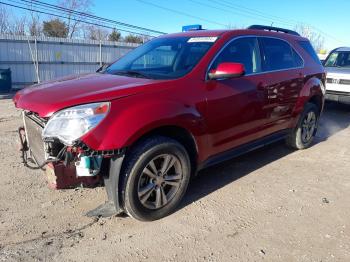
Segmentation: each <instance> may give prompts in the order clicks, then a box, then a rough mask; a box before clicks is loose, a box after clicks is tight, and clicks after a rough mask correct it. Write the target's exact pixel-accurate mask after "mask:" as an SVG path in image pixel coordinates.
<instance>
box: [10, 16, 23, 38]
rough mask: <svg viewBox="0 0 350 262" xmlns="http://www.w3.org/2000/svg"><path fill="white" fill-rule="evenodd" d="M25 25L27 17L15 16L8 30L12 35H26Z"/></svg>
mask: <svg viewBox="0 0 350 262" xmlns="http://www.w3.org/2000/svg"><path fill="white" fill-rule="evenodd" d="M26 27H27V17H26V16H21V17H15V18H14V21H13V22H12V25H11V28H10V31H11V34H13V35H26Z"/></svg>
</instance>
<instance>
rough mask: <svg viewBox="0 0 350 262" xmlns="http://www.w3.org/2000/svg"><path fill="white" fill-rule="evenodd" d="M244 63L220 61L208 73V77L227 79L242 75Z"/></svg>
mask: <svg viewBox="0 0 350 262" xmlns="http://www.w3.org/2000/svg"><path fill="white" fill-rule="evenodd" d="M244 73H245V70H244V65H243V64H240V63H221V64H219V65H218V67H217V68H216V69H212V70H210V71H209V73H208V77H209V79H212V80H215V79H228V78H235V77H240V76H242V75H244Z"/></svg>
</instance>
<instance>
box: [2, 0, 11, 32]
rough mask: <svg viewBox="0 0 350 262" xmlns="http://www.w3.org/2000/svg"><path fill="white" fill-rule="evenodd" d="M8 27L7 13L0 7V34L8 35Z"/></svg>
mask: <svg viewBox="0 0 350 262" xmlns="http://www.w3.org/2000/svg"><path fill="white" fill-rule="evenodd" d="M9 27H10V23H9V12H8V10H7V9H6V8H5V7H4V6H0V34H8V33H9Z"/></svg>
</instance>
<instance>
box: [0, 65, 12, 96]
mask: <svg viewBox="0 0 350 262" xmlns="http://www.w3.org/2000/svg"><path fill="white" fill-rule="evenodd" d="M11 87H12V81H11V69H10V68H8V69H0V93H7V92H10V91H11Z"/></svg>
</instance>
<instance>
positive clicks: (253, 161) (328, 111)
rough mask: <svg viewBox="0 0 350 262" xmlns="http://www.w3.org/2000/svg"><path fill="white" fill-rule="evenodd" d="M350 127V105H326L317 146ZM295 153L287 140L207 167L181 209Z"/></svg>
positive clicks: (194, 180)
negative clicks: (287, 145)
mask: <svg viewBox="0 0 350 262" xmlns="http://www.w3.org/2000/svg"><path fill="white" fill-rule="evenodd" d="M349 126H350V106H347V105H341V104H335V103H327V104H326V107H325V110H324V112H323V115H322V117H321V120H320V127H319V130H318V134H317V136H316V139H315V143H321V142H323V141H326V140H327V139H328V138H329V137H331V136H333V135H335V134H337V133H338V132H340V131H342V130H344V129H346V128H347V127H349ZM292 152H293V150H291V149H289V148H287V147H286V146H285V144H284V141H281V142H278V143H274V144H271V145H269V146H266V147H264V148H260V149H259V150H256V151H253V152H250V153H248V154H246V155H243V156H240V157H238V158H235V159H232V160H229V161H226V162H224V163H221V164H219V165H216V166H213V167H210V168H207V169H205V170H203V171H201V172H200V173H199V174H198V176H197V177H196V178H194V179H193V181H192V183H191V185H190V188H189V190H188V191H187V193H186V196H185V199H184V201H183V203H182V205H181V207H180V208H183V207H185V206H186V205H188V204H191V203H192V202H194V201H197V200H199V199H201V198H202V197H204V196H206V195H209V194H210V193H212V192H214V191H216V190H218V189H220V188H222V187H224V186H225V185H228V184H230V183H232V182H234V181H235V180H237V179H239V178H241V177H244V176H246V175H248V174H250V173H251V172H253V171H255V170H257V169H259V168H261V167H263V166H265V165H267V164H269V163H271V162H273V161H276V160H278V159H281V158H283V157H284V156H286V155H288V154H290V153H292Z"/></svg>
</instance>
